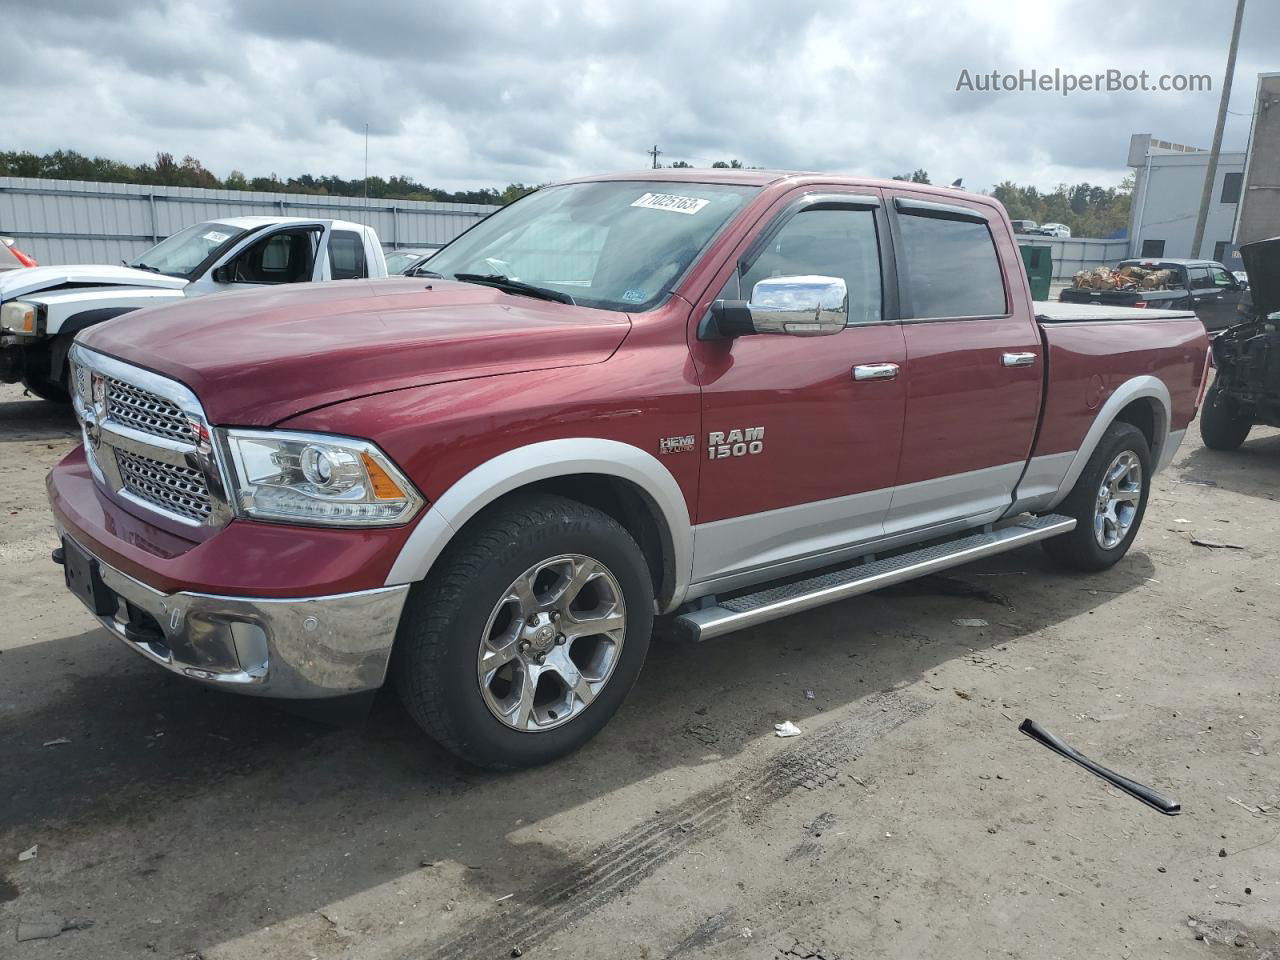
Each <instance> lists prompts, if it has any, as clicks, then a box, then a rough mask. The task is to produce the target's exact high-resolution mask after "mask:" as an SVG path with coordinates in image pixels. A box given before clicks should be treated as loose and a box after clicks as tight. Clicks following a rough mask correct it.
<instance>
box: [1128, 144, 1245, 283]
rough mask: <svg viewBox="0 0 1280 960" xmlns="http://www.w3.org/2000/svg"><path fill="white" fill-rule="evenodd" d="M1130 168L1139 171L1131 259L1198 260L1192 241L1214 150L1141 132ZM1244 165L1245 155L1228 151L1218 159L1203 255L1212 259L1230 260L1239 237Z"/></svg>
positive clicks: (1131, 226)
mask: <svg viewBox="0 0 1280 960" xmlns="http://www.w3.org/2000/svg"><path fill="white" fill-rule="evenodd" d="M1129 166H1131V167H1133V168H1134V184H1133V204H1132V208H1131V209H1130V211H1129V256H1131V257H1193V256H1195V252H1194V251H1193V250H1192V249H1191V240H1192V237H1193V236H1194V234H1195V230H1196V217H1197V215H1198V214H1199V211H1200V197H1201V193H1202V192H1203V190H1204V178H1205V174H1206V173H1207V172H1208V169H1209V151H1208V150H1205V149H1203V148H1200V147H1188V146H1184V145H1183V144H1180V143H1169V142H1168V141H1167V140H1157V139H1155V138H1154V137H1152V136H1151V134H1149V133H1135V134H1134V135H1133V136H1132V137H1130V138H1129ZM1244 166H1245V154H1244V152H1242V151H1241V152H1228V151H1225V150H1224V151H1222V153H1220V154H1219V156H1218V172H1217V177H1216V180H1215V182H1214V185H1213V195H1212V198H1211V201H1210V203H1209V218H1208V220H1207V221H1206V223H1205V230H1204V243H1203V245H1202V247H1201V253H1200V255H1201V256H1202V257H1204V258H1205V259H1207V260H1217V261H1220V262H1224V258H1225V257H1226V255H1227V248H1228V247H1229V246H1230V245H1231V242H1232V238H1233V237H1234V235H1235V224H1236V211H1237V207H1238V206H1239V204H1240V188H1241V183H1242V182H1243V179H1244Z"/></svg>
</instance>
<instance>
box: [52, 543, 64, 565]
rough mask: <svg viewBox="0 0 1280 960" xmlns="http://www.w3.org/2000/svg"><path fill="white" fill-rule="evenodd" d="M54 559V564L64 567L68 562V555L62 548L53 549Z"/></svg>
mask: <svg viewBox="0 0 1280 960" xmlns="http://www.w3.org/2000/svg"><path fill="white" fill-rule="evenodd" d="M52 557H53V562H54V563H56V564H57V565H58V566H62V565H63V564H64V563H66V562H67V555H66V553H65V552H64V551H63V549H62V548H61V547H54V548H53V554H52Z"/></svg>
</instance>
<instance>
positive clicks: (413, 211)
mask: <svg viewBox="0 0 1280 960" xmlns="http://www.w3.org/2000/svg"><path fill="white" fill-rule="evenodd" d="M496 209H498V208H497V207H496V206H490V205H487V204H478V203H430V202H426V201H421V200H376V199H368V200H366V199H363V198H360V197H327V196H313V195H311V194H304V193H260V192H257V191H249V190H243V191H242V190H205V189H201V188H198V187H160V186H154V187H153V186H145V185H142V184H135V183H92V182H89V181H84V180H45V179H34V178H28V177H0V234H3V235H4V236H10V237H13V238H14V239H15V240H16V241H17V242H18V246H19V247H21V248H22V249H23V250H25V251H26V252H27V253H29V254H30V255H31V256H33V257H35V258H36V259H37V260H38V261H40V263H42V264H59V263H119V262H120V261H121V260H129V259H132V258H133V257H136V256H137V255H138V254H140V253H142V251H144V250H146V249H147V248H148V247H150V246H151V245H153V244H154V243H156V242H158V241H160V240H163V239H164V238H165V237H167V236H169V235H170V234H173V233H176V232H177V231H179V230H181V229H182V228H183V227H185V226H188V225H189V224H192V223H198V222H199V221H201V220H216V219H218V218H220V217H246V216H277V217H278V216H287V217H316V218H318V219H335V218H336V219H341V220H351V221H354V222H356V223H363V224H366V225H368V226H371V227H373V228H374V229H375V230H377V231H378V236H379V237H380V238H381V240H382V242H383V244H385V245H386V246H388V247H413V246H419V245H436V246H438V245H440V244H445V243H448V242H449V241H450V240H452V239H453V238H454V237H456V236H457V235H458V234H460V233H462V232H463V231H464V230H466V229H467V228H469V227H470V226H471V225H472V224H474V223H475V222H476V221H477V220H479V219H481V218H483V217H487V216H488V215H489V214H490V213H492V212H493V211H494V210H496Z"/></svg>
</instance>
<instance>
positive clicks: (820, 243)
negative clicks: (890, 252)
mask: <svg viewBox="0 0 1280 960" xmlns="http://www.w3.org/2000/svg"><path fill="white" fill-rule="evenodd" d="M880 204H881V199H880V196H879V194H878V192H868V191H861V192H860V193H858V194H830V193H823V194H812V193H811V194H807V195H805V196H802V197H793V198H790V199H785V198H784V200H782V201H781V202H780V204H779V207H778V208H775V210H776V211H777V212H776V213H775V215H774V216H773V217H772V219H771V220H769V221H768V225H767V226H765V228H764V229H763V231H761V232H760V233H757V234H755V235H754V238H753V239H751V240H747V241H744V244H743V247H742V248H740V249H739V250H738V251H737V252H736V253H735V255H734V258H733V263H732V268H731V272H730V273H729V275H728V277H727V280H726V282H725V283H724V286H723V288H722V289H721V292H720V298H722V299H728V300H749V299H750V297H751V292H752V290H753V288H754V286H755V284H756V283H758V282H759V281H760V280H762V279H764V278H768V277H782V276H822V277H836V278H839V279H842V280H844V281H845V284H846V287H847V289H848V323H847V326H846V327H845V329H844V330H842V331H841V332H839V333H837V334H833V335H828V336H819V337H797V336H789V335H754V336H743V337H738V338H736V339H720V340H714V339H713V340H698V339H696V338H695V339H694V340H693V342H692V344H691V349H692V352H693V356H694V360H695V363H696V364H697V374H698V377H699V380H700V382H701V386H702V435H701V436H700V437H699V455H700V456H701V457H702V469H701V474H700V482H699V490H698V509H697V527H696V530H695V544H694V569H693V580H694V581H695V582H699V581H702V582H705V581H712V580H714V581H721V582H723V581H724V580H725V579H726V578H729V579H730V580H735V579H736V580H758V579H762V578H763V576H764V575H765V571H770V572H773V573H780V572H785V569H780V567H785V565H786V564H788V563H791V564H792V565H794V564H805V563H808V565H813V558H815V557H824V556H827V555H830V554H831V553H833V552H836V551H839V550H840V549H841V548H845V547H848V546H849V545H851V544H854V543H857V542H860V541H865V540H869V539H873V538H875V537H877V536H879V535H880V534H881V532H882V530H883V524H884V516H885V512H886V510H887V509H888V506H889V500H890V497H891V495H892V486H893V481H894V476H895V474H896V472H897V465H898V450H899V446H900V443H901V436H902V416H903V403H904V392H903V381H902V378H901V376H900V370H901V367H902V364H903V362H904V351H903V340H902V331H901V328H900V327H899V326H898V325H897V323H895V322H892V321H888V322H886V320H885V319H884V318H885V317H886V316H887V315H888V316H891V315H892V314H891V313H890V314H886V311H885V299H886V298H885V296H884V292H883V291H884V278H883V273H882V263H881V257H880V249H881V247H882V246H884V245H885V244H887V236H886V230H887V221H886V220H885V218H884V213H883V210H882V209H881V207H880ZM695 337H696V335H695Z"/></svg>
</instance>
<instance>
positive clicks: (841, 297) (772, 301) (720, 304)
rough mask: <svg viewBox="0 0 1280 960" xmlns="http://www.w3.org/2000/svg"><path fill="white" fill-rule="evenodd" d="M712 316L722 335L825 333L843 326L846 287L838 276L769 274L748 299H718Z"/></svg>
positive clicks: (846, 302) (712, 307)
mask: <svg viewBox="0 0 1280 960" xmlns="http://www.w3.org/2000/svg"><path fill="white" fill-rule="evenodd" d="M711 317H712V320H713V321H714V322H715V325H716V330H717V332H718V333H719V335H720V336H721V337H743V336H749V335H751V334H755V333H781V334H788V335H790V336H793V337H825V336H829V335H831V334H833V333H839V332H840V331H841V330H843V329H844V328H845V324H846V323H847V322H848V320H849V290H848V288H847V287H846V286H845V282H844V280H842V279H841V278H839V277H817V276H808V277H768V278H766V279H764V280H761V281H760V282H759V283H757V284H756V285H755V288H754V289H753V290H752V291H751V300H750V302H747V303H744V302H743V301H741V300H717V301H716V302H715V303H713V304H712V305H711Z"/></svg>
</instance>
